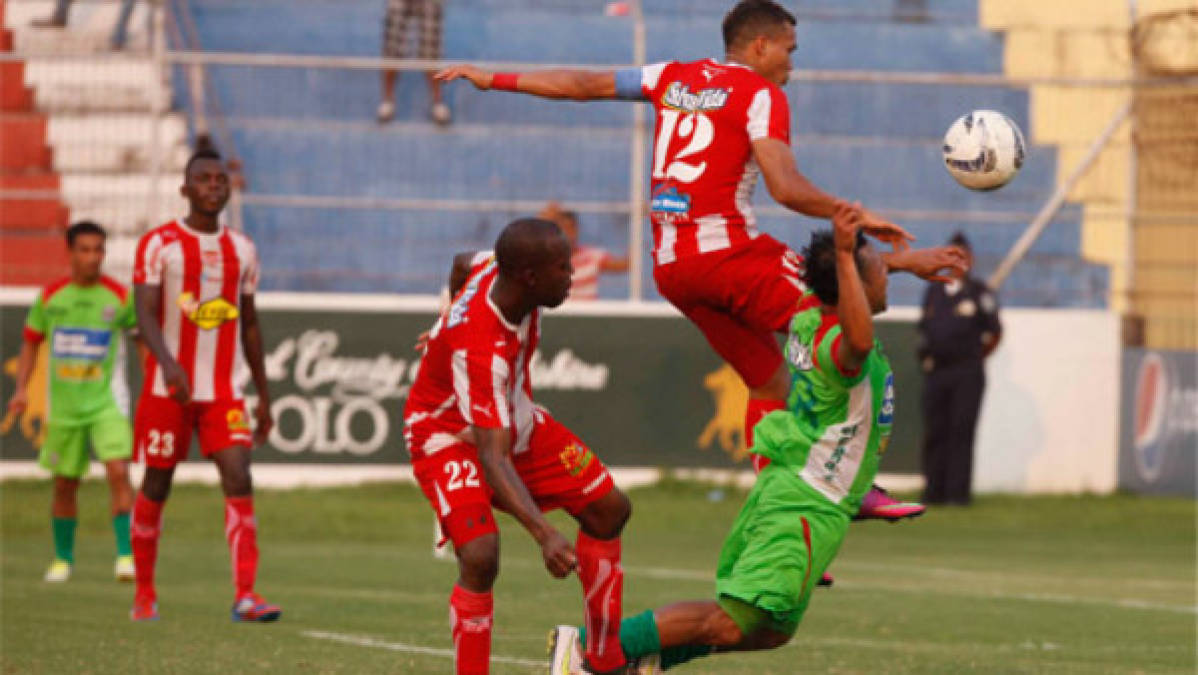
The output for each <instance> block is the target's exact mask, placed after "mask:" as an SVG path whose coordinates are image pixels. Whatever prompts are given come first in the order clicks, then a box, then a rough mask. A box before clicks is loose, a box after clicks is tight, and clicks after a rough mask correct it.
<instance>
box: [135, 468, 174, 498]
mask: <svg viewBox="0 0 1198 675" xmlns="http://www.w3.org/2000/svg"><path fill="white" fill-rule="evenodd" d="M174 475H175V471H174V469H157V468H154V467H152V466H151V467H146V473H145V476H143V477H142V479H141V493H142V494H143V495H145V496H146V499H149V500H150V501H152V502H164V501H166V498H167V497H169V496H170V494H171V478H172V477H173V476H174Z"/></svg>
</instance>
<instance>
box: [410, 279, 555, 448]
mask: <svg viewBox="0 0 1198 675" xmlns="http://www.w3.org/2000/svg"><path fill="white" fill-rule="evenodd" d="M498 276H499V268H498V265H497V264H496V263H495V260H494V257H493V256H486V257H485V258H482V259H479V258H476V260H475V265H474V267H473V268H472V269H471V272H470V276H469V277H468V278H467V281H466V284H465V285H464V286H463V287H462V290H461V291H459V292H458V295H457V297H455V298H454V300H453V303H452V304H450V306H449V308H448V309H446V310H445V311H444V312H443V313H442V314H441V316H440V318H438V319H437V322H436V323H435V324H434V325H433V329H432V331H431V332H430V333H429V340H428V345H427V347H426V349H425V352H424V358H423V359H422V360H421V362H420V370H419V372H418V373H417V375H416V382H415V383H414V384H413V385H412V389H411V391H410V392H409V394H408V402H407V405H406V406H405V407H404V439H405V441H406V442H407V446H408V452H409V453H411V455H412V458H413V459H419V458H422V457H427V456H429V455H432V454H435V453H436V452H437V451H438V450H442V449H444V448H447V447H449V446H451V445H454V444H456V443H460V442H462V441H466V442H468V443H471V444H473V442H474V441H473V437H472V435H471V432H470V427H471V426H477V427H482V428H487V429H510V430H511V433H512V452H513V453H521V452H525V451H527V450H528V440H529V438H530V437H531V436H532V429H533V424H534V418H535V415H536V414H537V410H536V407H535V406H534V405H533V402H532V384H531V382H530V381H529V367H528V366H529V361H530V360H531V359H532V354H533V352H534V351H535V350H536V348H537V342H538V340H539V338H540V322H541V313H540V311H539V310H534V311H533V312H532V313H530V314H529V315H528V316H527V317H525V318H524V321H523V322H521V323H520V325H518V326H516V325H513V324H512V323H510V322H509V321H508V320H507V319H506V318H504V316H503V314H502V313H501V312H500V311H499V308H498V307H496V306H495V303H494V302H492V300H491V288H492V286H494V284H495V279H496V278H497V277H498Z"/></svg>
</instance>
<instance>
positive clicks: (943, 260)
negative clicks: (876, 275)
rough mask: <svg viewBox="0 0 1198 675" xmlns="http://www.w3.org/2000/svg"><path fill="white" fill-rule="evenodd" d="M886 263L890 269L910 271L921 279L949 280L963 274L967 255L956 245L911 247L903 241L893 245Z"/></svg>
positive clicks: (967, 265) (967, 266)
mask: <svg viewBox="0 0 1198 675" xmlns="http://www.w3.org/2000/svg"><path fill="white" fill-rule="evenodd" d="M886 264H887V266H888V267H890V269H893V270H902V271H904V272H910V273H911V274H914V275H915V276H917V277H919V278H921V279H926V280H928V281H939V282H949V281H952V280H954V279H960V278H961V277H963V276H965V272H966V271H968V269H969V257H968V256H967V255H966V254H965V251H963V250H961V249H960V248H959V247H957V246H935V247H932V248H917V249H912V248H910V247H908V246H907V244H906V242H903V243H902V244H901V245H898V244H896V245H895V247H894V252H893V253H891V254H890V256H889V257H888V258H887V260H886Z"/></svg>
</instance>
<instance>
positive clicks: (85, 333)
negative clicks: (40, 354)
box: [50, 328, 112, 361]
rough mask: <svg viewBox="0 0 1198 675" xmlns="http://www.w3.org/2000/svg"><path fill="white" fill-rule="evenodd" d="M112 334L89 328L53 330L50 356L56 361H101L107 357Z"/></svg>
mask: <svg viewBox="0 0 1198 675" xmlns="http://www.w3.org/2000/svg"><path fill="white" fill-rule="evenodd" d="M111 341H112V332H111V331H107V330H95V329H91V328H55V329H54V337H53V339H52V342H51V347H50V349H51V354H52V355H53V356H54V358H56V359H71V360H72V361H103V360H104V359H105V357H107V356H108V345H109V343H110V342H111Z"/></svg>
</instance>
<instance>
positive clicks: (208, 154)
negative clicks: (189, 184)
mask: <svg viewBox="0 0 1198 675" xmlns="http://www.w3.org/2000/svg"><path fill="white" fill-rule="evenodd" d="M201 159H215V160H216V161H218V162H223V161H224V158H223V157H221V156H220V153H219V152H217V151H216V148H214V147H211V146H210V145H208V146H201V147H199V148H197V149H196V151H195V152H193V153H191V157H188V158H187V164H185V165H184V166H183V180H187V176H188V175H190V174H191V165H192V164H195V163H196V162H198V161H200V160H201Z"/></svg>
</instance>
